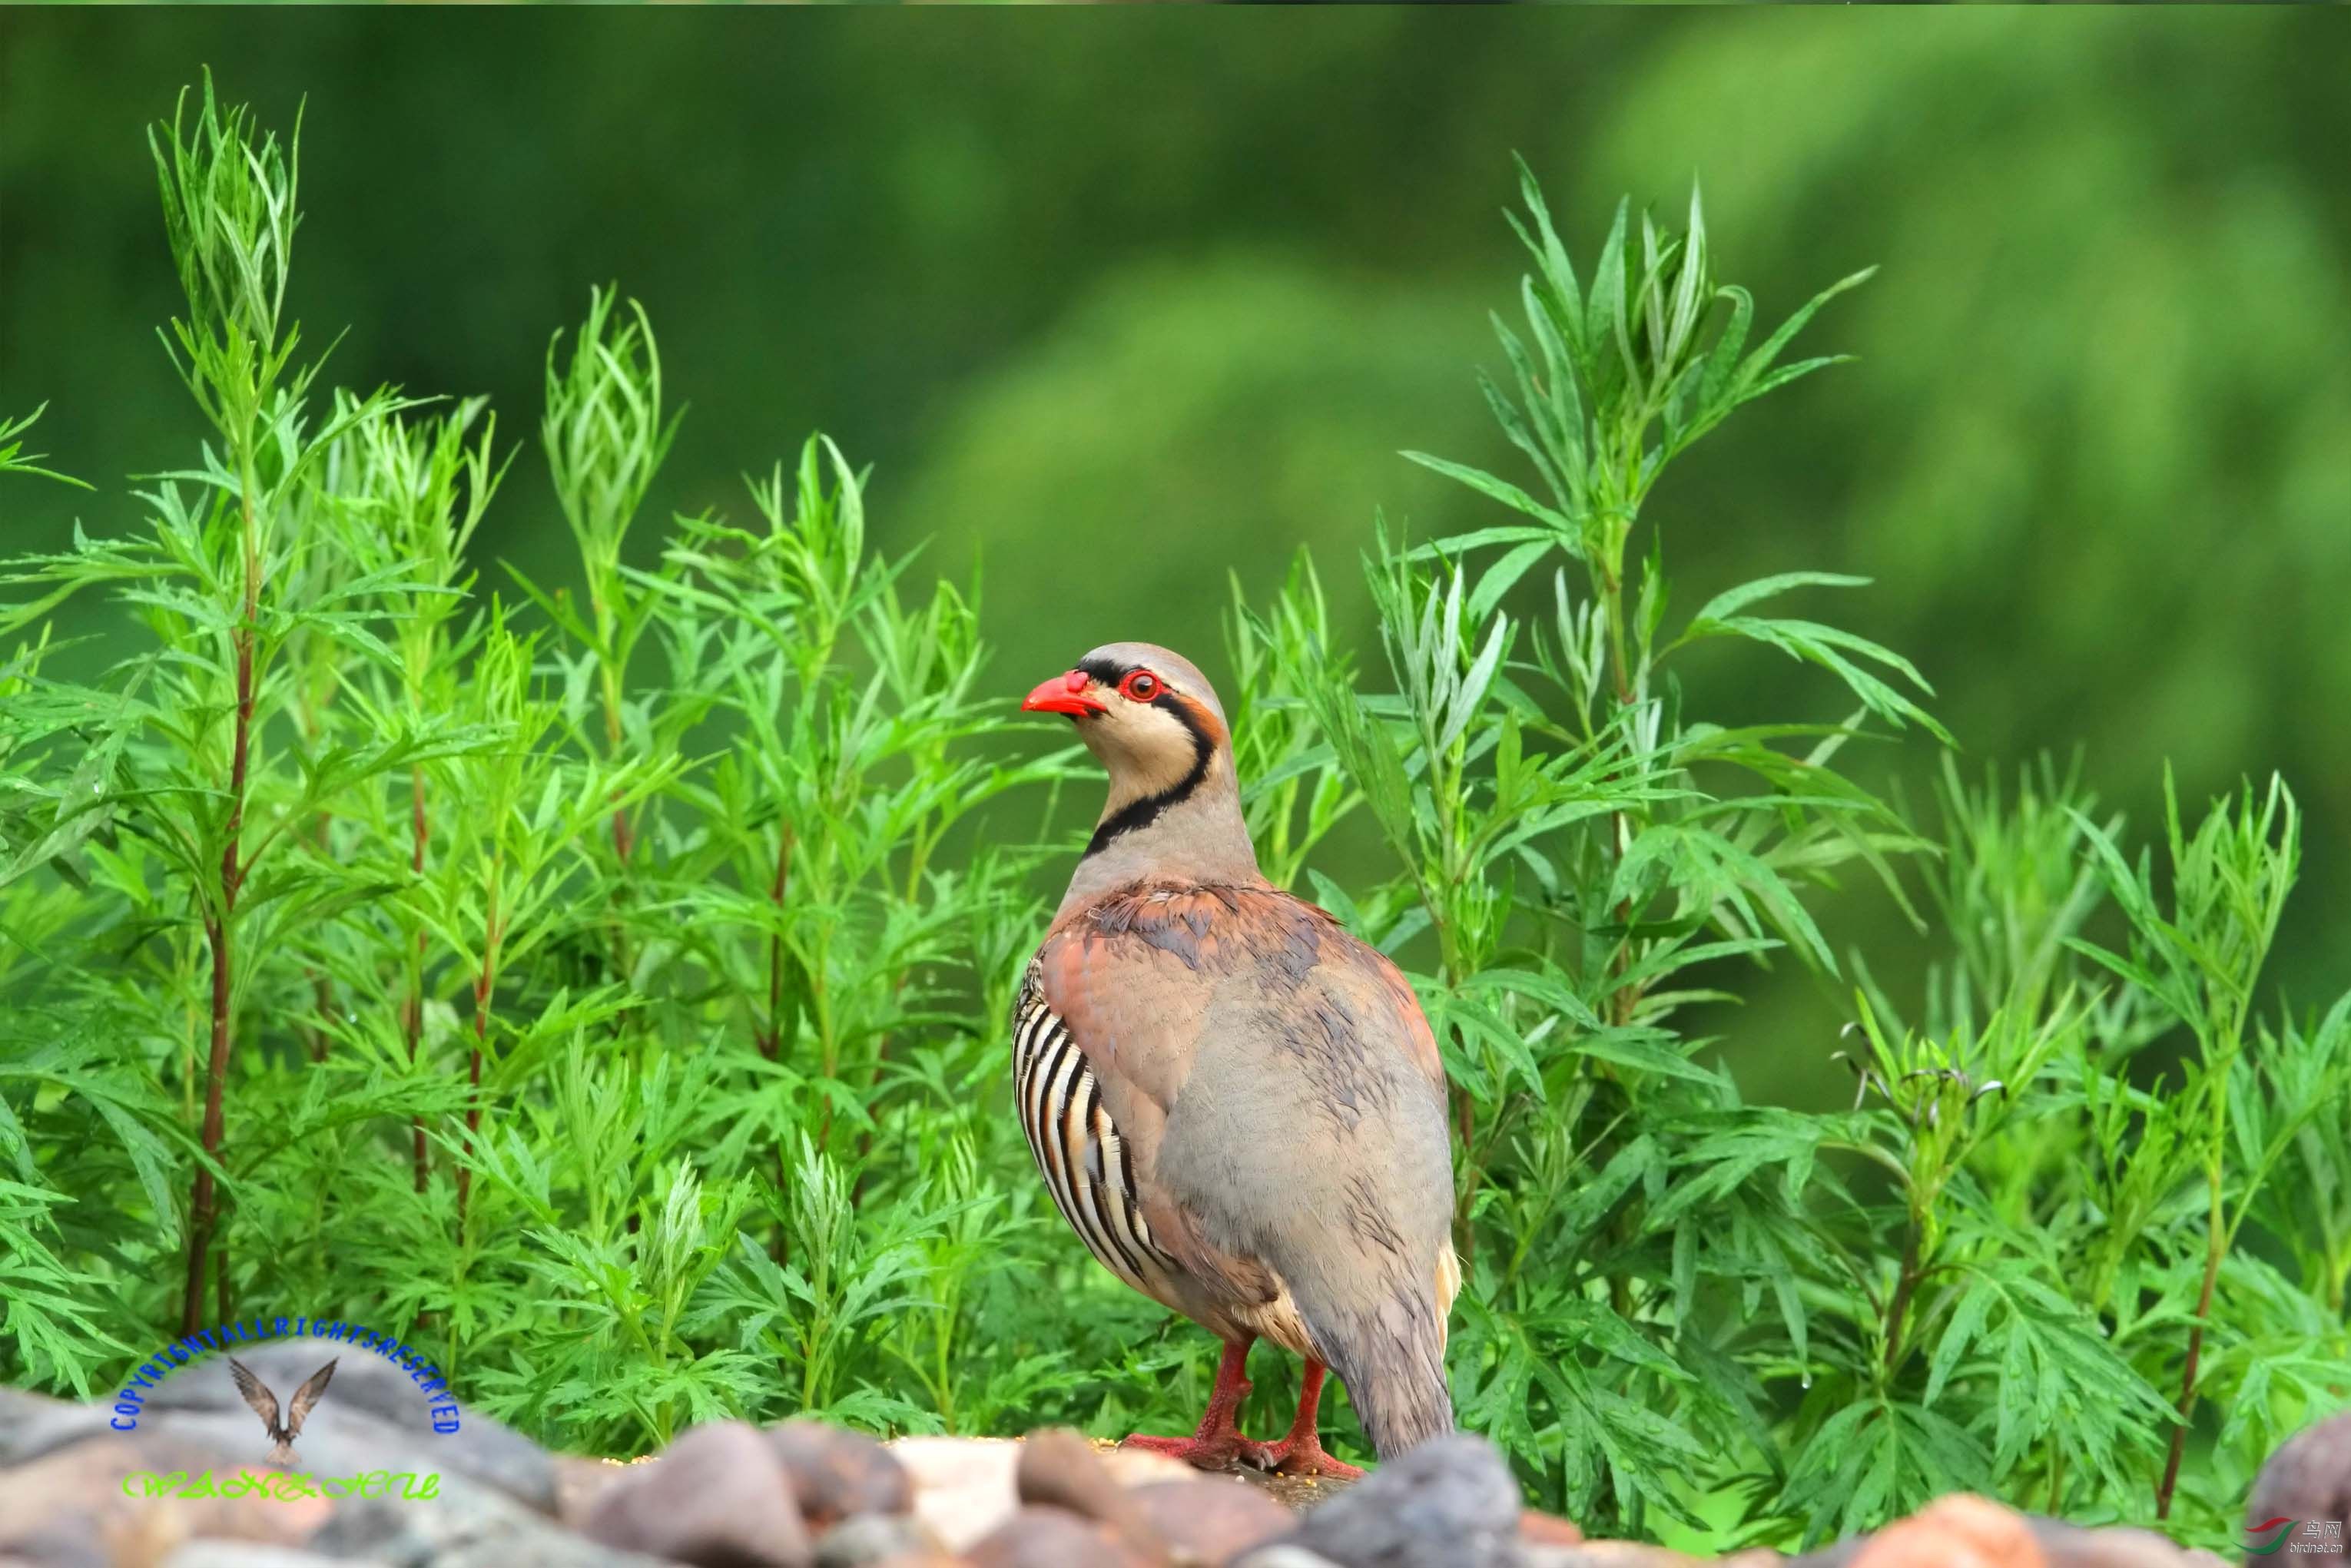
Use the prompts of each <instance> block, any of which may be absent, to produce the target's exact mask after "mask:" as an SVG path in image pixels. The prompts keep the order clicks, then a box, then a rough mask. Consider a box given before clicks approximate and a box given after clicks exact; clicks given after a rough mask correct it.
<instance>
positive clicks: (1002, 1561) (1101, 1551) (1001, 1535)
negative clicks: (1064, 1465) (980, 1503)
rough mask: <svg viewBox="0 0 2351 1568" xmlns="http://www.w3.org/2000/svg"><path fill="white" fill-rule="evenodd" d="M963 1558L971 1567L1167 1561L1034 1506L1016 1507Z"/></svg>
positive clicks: (1103, 1530)
mask: <svg viewBox="0 0 2351 1568" xmlns="http://www.w3.org/2000/svg"><path fill="white" fill-rule="evenodd" d="M964 1558H965V1561H966V1562H967V1563H969V1564H970V1565H971V1568H1157V1565H1158V1564H1159V1563H1161V1562H1163V1561H1164V1559H1162V1558H1160V1557H1157V1556H1154V1555H1146V1554H1144V1553H1143V1552H1137V1551H1136V1550H1135V1549H1134V1546H1133V1545H1132V1544H1131V1543H1129V1542H1128V1541H1127V1539H1126V1538H1125V1537H1124V1536H1123V1535H1122V1534H1120V1533H1119V1532H1118V1531H1115V1530H1113V1529H1112V1528H1111V1527H1110V1526H1109V1525H1107V1524H1104V1523H1102V1521H1099V1520H1092V1519H1081V1518H1080V1517H1079V1516H1078V1515H1076V1514H1074V1513H1071V1512H1070V1511H1068V1510H1067V1509H1061V1508H1040V1507H1038V1506H1036V1505H1034V1504H1029V1505H1024V1506H1022V1507H1020V1508H1018V1509H1015V1510H1014V1511H1013V1513H1012V1517H1011V1518H1009V1519H1008V1520H1006V1521H1004V1522H1003V1523H1001V1524H999V1525H998V1526H997V1527H996V1528H995V1529H994V1530H991V1531H988V1532H987V1535H986V1536H984V1537H982V1538H981V1539H980V1540H979V1541H978V1542H977V1543H975V1544H974V1545H973V1546H972V1548H971V1550H970V1551H969V1552H966V1553H965V1554H964Z"/></svg>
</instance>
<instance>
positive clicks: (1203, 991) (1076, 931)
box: [1035, 886, 1452, 1351]
mask: <svg viewBox="0 0 2351 1568" xmlns="http://www.w3.org/2000/svg"><path fill="white" fill-rule="evenodd" d="M1036 965H1037V967H1036V970H1035V983H1036V985H1037V988H1038V990H1039V991H1040V994H1041V997H1042V998H1043V999H1044V1000H1045V1001H1046V1002H1047V1003H1049V1004H1050V1008H1051V1009H1052V1011H1053V1012H1054V1013H1055V1014H1056V1015H1057V1016H1058V1017H1059V1018H1060V1019H1061V1020H1062V1021H1063V1023H1064V1025H1065V1027H1066V1029H1067V1031H1068V1039H1069V1040H1071V1042H1072V1043H1074V1044H1075V1045H1076V1046H1077V1047H1078V1048H1079V1050H1080V1051H1082V1053H1083V1055H1084V1058H1085V1061H1086V1063H1087V1065H1088V1066H1089V1067H1090V1068H1091V1069H1092V1071H1093V1072H1094V1074H1095V1075H1096V1076H1097V1078H1098V1079H1099V1082H1100V1084H1101V1093H1102V1102H1103V1103H1104V1105H1105V1106H1106V1107H1107V1108H1108V1110H1109V1112H1110V1113H1111V1115H1112V1117H1113V1119H1114V1120H1115V1122H1116V1123H1117V1124H1118V1126H1119V1129H1120V1131H1121V1132H1122V1133H1123V1134H1124V1135H1125V1137H1126V1139H1127V1141H1128V1143H1129V1144H1130V1145H1132V1146H1133V1147H1134V1154H1135V1158H1134V1166H1135V1171H1136V1176H1137V1180H1136V1184H1135V1185H1136V1193H1137V1197H1138V1199H1139V1202H1140V1207H1141V1209H1142V1211H1143V1213H1144V1217H1145V1218H1147V1219H1148V1221H1149V1223H1150V1226H1151V1232H1152V1235H1153V1237H1154V1239H1155V1240H1156V1241H1157V1243H1158V1244H1159V1246H1160V1247H1161V1248H1163V1249H1165V1251H1166V1252H1168V1253H1170V1254H1172V1255H1173V1257H1174V1259H1175V1260H1176V1261H1177V1262H1178V1264H1179V1265H1180V1268H1181V1270H1182V1272H1183V1274H1184V1275H1185V1276H1186V1278H1185V1280H1183V1281H1179V1283H1180V1284H1181V1285H1183V1286H1184V1287H1185V1288H1184V1289H1183V1290H1182V1291H1181V1294H1182V1295H1183V1296H1184V1298H1185V1299H1184V1300H1182V1301H1169V1303H1168V1304H1170V1305H1172V1306H1176V1307H1177V1308H1178V1310H1180V1311H1183V1312H1186V1313H1188V1314H1189V1315H1191V1316H1193V1317H1195V1318H1197V1319H1199V1320H1200V1321H1201V1322H1206V1323H1207V1324H1208V1325H1209V1326H1210V1327H1211V1328H1214V1329H1217V1332H1219V1333H1225V1332H1228V1330H1229V1329H1231V1328H1236V1327H1237V1328H1240V1329H1244V1330H1247V1331H1249V1332H1254V1333H1260V1334H1263V1335H1265V1336H1266V1337H1269V1338H1273V1339H1275V1340H1277V1341H1278V1342H1280V1343H1290V1341H1292V1340H1293V1339H1302V1334H1300V1333H1282V1332H1278V1325H1277V1323H1276V1322H1275V1321H1274V1320H1275V1319H1280V1318H1288V1317H1291V1316H1293V1315H1294V1314H1293V1312H1292V1309H1291V1307H1290V1302H1289V1299H1288V1298H1289V1293H1290V1290H1291V1289H1293V1288H1295V1287H1297V1286H1299V1285H1300V1284H1301V1282H1302V1283H1305V1284H1307V1285H1310V1286H1316V1287H1319V1286H1321V1285H1322V1283H1323V1282H1324V1281H1326V1280H1331V1279H1333V1278H1335V1279H1336V1280H1337V1281H1339V1282H1340V1283H1342V1284H1343V1285H1344V1286H1346V1287H1348V1288H1346V1289H1343V1290H1342V1291H1340V1292H1339V1293H1340V1294H1341V1295H1343V1296H1350V1297H1362V1298H1363V1301H1350V1302H1349V1304H1350V1305H1351V1306H1355V1307H1361V1306H1363V1305H1364V1304H1365V1303H1366V1302H1370V1301H1372V1300H1373V1298H1375V1297H1379V1296H1381V1295H1382V1294H1383V1293H1384V1291H1387V1290H1389V1289H1392V1288H1395V1281H1391V1280H1390V1279H1389V1278H1388V1277H1389V1276H1390V1275H1391V1274H1394V1275H1395V1276H1396V1278H1397V1280H1402V1279H1403V1278H1405V1275H1406V1274H1408V1275H1409V1277H1410V1280H1411V1281H1413V1283H1414V1285H1415V1286H1416V1288H1417V1289H1418V1290H1419V1291H1423V1292H1426V1291H1428V1290H1429V1289H1430V1287H1431V1286H1432V1285H1434V1284H1436V1283H1437V1280H1438V1278H1439V1276H1440V1270H1441V1265H1440V1262H1439V1249H1441V1248H1443V1247H1444V1242H1445V1231H1446V1222H1447V1218H1449V1211H1450V1207H1451V1196H1452V1182H1451V1178H1450V1175H1449V1171H1448V1169H1447V1155H1446V1148H1445V1111H1444V1088H1443V1085H1444V1072H1443V1068H1442V1065H1441V1063H1440V1061H1439V1060H1438V1057H1437V1047H1436V1041H1435V1040H1434V1038H1433V1037H1432V1036H1431V1034H1430V1031H1429V1029H1428V1024H1427V1021H1426V1019H1425V1018H1423V1016H1422V1014H1421V1010H1420V1006H1419V1003H1418V1001H1417V999H1416V998H1414V996H1413V994H1412V989H1411V987H1410V986H1409V985H1408V984H1407V983H1406V982H1405V978H1404V977H1403V976H1402V975H1401V974H1400V973H1398V972H1397V970H1396V968H1395V966H1394V965H1393V964H1390V963H1389V962H1388V961H1387V960H1386V959H1385V958H1384V957H1382V956H1380V955H1379V954H1378V953H1377V952H1376V951H1374V949H1373V948H1371V947H1369V946H1365V945H1364V943H1362V942H1360V941H1358V940H1357V939H1356V938H1354V937H1353V936H1350V935H1349V934H1348V933H1347V932H1346V930H1345V929H1344V928H1343V926H1341V925H1339V923H1338V922H1337V921H1336V920H1335V919H1334V918H1333V917H1332V915H1330V914H1329V913H1328V912H1326V911H1324V910H1322V909H1319V908H1316V907H1315V906H1314V905H1312V904H1307V903H1305V902H1304V901H1302V900H1300V899H1296V898H1293V897H1291V896H1290V895H1289V894H1284V893H1281V892H1280V891H1278V890H1276V889H1272V888H1266V887H1247V886H1206V887H1204V886H1189V887H1160V888H1153V887H1144V888H1138V889H1134V890H1132V891H1129V892H1125V893H1121V894H1113V895H1111V896H1110V897H1108V898H1104V899H1102V900H1100V901H1099V902H1097V903H1095V904H1091V905H1087V906H1084V907H1081V908H1080V909H1078V910H1075V911H1072V912H1071V914H1070V915H1066V916H1065V917H1064V918H1063V919H1062V920H1061V921H1060V922H1059V923H1058V924H1057V925H1056V927H1055V929H1054V931H1053V932H1052V934H1051V935H1050V936H1049V937H1048V938H1047V940H1046V942H1045V945H1044V946H1043V948H1042V949H1041V950H1040V952H1039V954H1038V956H1037V960H1036ZM1416 1081H1417V1082H1416ZM1277 1103H1278V1104H1280V1106H1282V1107H1284V1109H1283V1110H1280V1111H1277V1110H1275V1109H1274V1106H1275V1105H1276V1104H1277ZM1253 1105H1261V1106H1262V1107H1263V1109H1261V1110H1259V1109H1253ZM1179 1107H1180V1108H1179ZM1179 1134H1180V1135H1179ZM1400 1135H1401V1136H1402V1138H1403V1142H1402V1143H1398V1142H1395V1139H1396V1138H1397V1137H1398V1136H1400ZM1404 1155H1408V1156H1409V1158H1410V1162H1411V1164H1410V1174H1409V1175H1405V1173H1403V1172H1392V1171H1391V1170H1390V1169H1389V1168H1388V1167H1390V1166H1393V1165H1394V1164H1395V1156H1404ZM1236 1184H1238V1186H1237V1185H1236ZM1243 1189H1246V1190H1243ZM1301 1206H1305V1207H1312V1208H1313V1209H1314V1210H1315V1211H1316V1215H1315V1218H1313V1219H1312V1220H1311V1223H1310V1222H1302V1221H1301V1222H1297V1223H1293V1218H1292V1214H1291V1211H1293V1210H1295V1209H1297V1208H1299V1207H1301ZM1424 1211H1425V1212H1424ZM1398 1222H1401V1223H1402V1224H1403V1226H1404V1231H1403V1233H1399V1232H1397V1231H1396V1229H1395V1224H1396V1223H1398ZM1301 1228H1302V1229H1303V1230H1305V1231H1310V1232H1314V1233H1317V1234H1315V1235H1305V1236H1295V1237H1290V1239H1289V1241H1288V1242H1286V1243H1282V1244H1279V1245H1275V1244H1274V1242H1275V1238H1274V1237H1273V1235H1272V1234H1271V1231H1276V1230H1279V1231H1283V1232H1289V1231H1291V1230H1296V1229H1301ZM1269 1246H1270V1247H1271V1249H1270V1250H1268V1249H1267V1248H1268V1247H1269ZM1301 1247H1303V1248H1305V1249H1306V1252H1305V1253H1303V1254H1301V1253H1300V1249H1301ZM1293 1254H1297V1255H1293ZM1301 1269H1302V1270H1304V1274H1303V1276H1302V1278H1301V1279H1292V1278H1291V1277H1290V1276H1291V1274H1292V1273H1293V1272H1294V1271H1297V1270H1301ZM1320 1293H1321V1294H1323V1295H1328V1294H1329V1293H1330V1292H1329V1291H1320ZM1268 1314H1271V1316H1269V1315H1268ZM1438 1332H1439V1333H1442V1330H1441V1328H1440V1329H1439V1330H1438ZM1291 1348H1293V1349H1298V1350H1301V1351H1304V1350H1305V1349H1306V1346H1305V1345H1304V1344H1303V1343H1297V1344H1292V1345H1291Z"/></svg>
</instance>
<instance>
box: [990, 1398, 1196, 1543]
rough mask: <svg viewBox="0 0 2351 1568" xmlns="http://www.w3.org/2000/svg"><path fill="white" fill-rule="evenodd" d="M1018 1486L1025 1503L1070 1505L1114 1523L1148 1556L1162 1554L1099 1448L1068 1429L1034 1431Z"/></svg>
mask: <svg viewBox="0 0 2351 1568" xmlns="http://www.w3.org/2000/svg"><path fill="white" fill-rule="evenodd" d="M1012 1487H1013V1492H1014V1494H1015V1495H1016V1496H1018V1497H1019V1500H1021V1501H1022V1502H1023V1503H1035V1504H1038V1505H1040V1506H1042V1507H1046V1508H1065V1509H1068V1510H1069V1511H1071V1513H1074V1514H1078V1515H1080V1516H1081V1517H1083V1518H1086V1519H1091V1520H1094V1521H1097V1522H1100V1523H1102V1524H1106V1525H1108V1526H1110V1527H1111V1528H1112V1529H1113V1530H1114V1531H1118V1532H1119V1534H1121V1535H1122V1536H1123V1537H1125V1538H1126V1542H1127V1544H1128V1545H1130V1546H1132V1547H1133V1548H1134V1550H1135V1551H1136V1552H1141V1553H1143V1554H1144V1555H1145V1556H1146V1557H1150V1558H1153V1559H1156V1558H1158V1557H1160V1556H1161V1555H1162V1553H1161V1552H1160V1551H1159V1547H1158V1537H1157V1536H1156V1535H1155V1534H1154V1533H1153V1532H1152V1530H1151V1526H1150V1524H1149V1522H1148V1521H1145V1520H1144V1516H1143V1510H1142V1509H1141V1508H1140V1507H1138V1506H1137V1505H1136V1503H1135V1500H1134V1498H1132V1497H1130V1496H1129V1495H1127V1493H1126V1492H1125V1490H1123V1489H1122V1488H1121V1487H1120V1486H1119V1484H1118V1483H1117V1482H1116V1481H1114V1480H1113V1479H1110V1471H1109V1470H1107V1469H1104V1468H1103V1467H1102V1460H1101V1459H1100V1458H1097V1457H1096V1456H1095V1454H1094V1446H1093V1445H1092V1443H1090V1442H1088V1441H1087V1440H1086V1439H1085V1438H1083V1437H1080V1436H1079V1435H1078V1434H1077V1433H1075V1432H1072V1431H1070V1430H1069V1429H1068V1428H1066V1427H1060V1428H1055V1429H1051V1430H1048V1431H1043V1432H1031V1433H1030V1434H1029V1440H1028V1441H1027V1442H1025V1443H1023V1444H1022V1445H1021V1446H1020V1459H1019V1464H1018V1465H1017V1466H1016V1467H1015V1468H1014V1470H1013V1477H1012Z"/></svg>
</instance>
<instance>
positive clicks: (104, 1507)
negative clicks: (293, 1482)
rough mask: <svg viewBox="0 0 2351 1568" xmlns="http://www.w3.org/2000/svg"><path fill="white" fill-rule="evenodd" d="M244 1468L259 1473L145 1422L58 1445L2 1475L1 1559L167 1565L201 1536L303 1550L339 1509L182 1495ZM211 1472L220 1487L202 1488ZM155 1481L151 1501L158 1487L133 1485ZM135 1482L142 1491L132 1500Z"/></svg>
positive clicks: (306, 1502) (304, 1502)
mask: <svg viewBox="0 0 2351 1568" xmlns="http://www.w3.org/2000/svg"><path fill="white" fill-rule="evenodd" d="M241 1462H242V1463H243V1464H245V1465H249V1466H250V1468H252V1469H256V1471H258V1470H259V1467H258V1466H257V1465H251V1461H250V1460H249V1459H246V1460H242V1461H241V1460H240V1459H239V1458H226V1457H224V1456H223V1454H222V1453H221V1452H220V1451H219V1449H218V1448H217V1447H215V1446H213V1445H207V1444H204V1443H201V1442H197V1441H193V1440H192V1439H190V1438H189V1437H186V1436H184V1435H181V1436H172V1435H167V1434H163V1433H158V1432H151V1431H148V1430H146V1429H145V1427H144V1424H143V1423H142V1426H141V1430H140V1431H138V1432H135V1433H110V1434H108V1435H107V1436H106V1437H92V1438H90V1439H89V1441H87V1442H80V1443H73V1444H69V1445H68V1446H66V1447H63V1448H54V1449H52V1450H50V1451H48V1452H47V1453H44V1454H43V1455H42V1456H41V1457H40V1458H37V1459H33V1460H31V1461H30V1462H28V1463H25V1464H20V1465H16V1466H15V1467H13V1468H11V1469H5V1470H0V1553H12V1554H14V1555H16V1556H20V1557H29V1558H31V1559H33V1560H34V1561H35V1562H37V1563H55V1564H60V1565H70V1564H75V1563H83V1562H89V1563H97V1564H106V1563H115V1562H128V1563H159V1562H161V1561H162V1559H163V1558H164V1557H165V1556H167V1555H169V1554H170V1553H171V1552H172V1550H173V1549H174V1548H176V1547H178V1546H179V1545H181V1544H182V1543H183V1542H188V1541H191V1540H193V1539H196V1538H197V1537H199V1536H210V1537H220V1538H225V1539H229V1540H235V1541H249V1542H265V1543H277V1544H283V1545H294V1544H298V1543H299V1542H301V1541H302V1540H303V1538H304V1537H305V1536H307V1535H308V1534H309V1532H310V1531H313V1530H315V1529H316V1528H318V1526H319V1524H321V1523H322V1522H324V1521H325V1520H326V1519H327V1517H328V1516H329V1513H331V1512H332V1511H333V1509H334V1506H335V1505H334V1504H333V1503H332V1502H331V1501H329V1500H328V1499H326V1498H323V1497H313V1498H290V1499H282V1500H281V1499H273V1498H266V1497H262V1496H258V1495H250V1494H249V1495H246V1496H242V1497H223V1496H218V1495H214V1496H181V1495H178V1494H179V1493H180V1492H182V1491H183V1490H218V1489H220V1488H222V1487H225V1486H227V1485H229V1484H232V1483H235V1481H236V1479H237V1471H238V1469H239V1468H240V1464H241ZM207 1470H209V1471H211V1472H212V1473H213V1483H214V1485H213V1487H212V1488H204V1487H202V1486H201V1480H202V1478H203V1476H204V1472H205V1471H207ZM145 1477H152V1478H153V1480H152V1486H153V1488H154V1490H156V1492H157V1493H158V1494H159V1495H154V1496H149V1495H146V1492H147V1490H148V1483H146V1482H145V1481H143V1480H141V1479H132V1478H145ZM174 1477H176V1479H172V1478H174ZM126 1479H131V1487H130V1489H129V1490H130V1491H131V1493H132V1494H134V1495H127V1496H126V1495H125V1487H124V1482H125V1480H126ZM167 1483H168V1485H167Z"/></svg>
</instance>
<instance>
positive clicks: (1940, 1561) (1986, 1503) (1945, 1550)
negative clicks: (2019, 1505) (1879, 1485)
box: [1853, 1492, 2048, 1568]
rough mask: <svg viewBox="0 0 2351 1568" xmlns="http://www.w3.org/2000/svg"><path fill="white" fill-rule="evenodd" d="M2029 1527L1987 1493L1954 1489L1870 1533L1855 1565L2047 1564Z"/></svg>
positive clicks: (2000, 1567) (2010, 1567) (2030, 1567)
mask: <svg viewBox="0 0 2351 1568" xmlns="http://www.w3.org/2000/svg"><path fill="white" fill-rule="evenodd" d="M2047 1563H2048V1559H2047V1558H2045V1557H2044V1556H2043V1554H2042V1551H2041V1546H2040V1543H2039V1542H2037V1541H2035V1540H2034V1539H2033V1534H2032V1526H2031V1525H2029V1524H2028V1523H2026V1522H2025V1520H2024V1516H2023V1515H2022V1514H2020V1513H2018V1512H2017V1511H2015V1510H2013V1509H2011V1508H2005V1507H2002V1506H2001V1504H1999V1503H1996V1502H1994V1501H1992V1500H1991V1499H1990V1498H1982V1497H1977V1496H1975V1495H1974V1494H1972V1493H1969V1492H1955V1493H1953V1494H1952V1495H1951V1496H1949V1497H1943V1498H1937V1499H1936V1500H1934V1501H1933V1502H1930V1503H1928V1505H1927V1506H1926V1507H1925V1508H1922V1509H1920V1510H1919V1511H1917V1513H1914V1514H1912V1515H1911V1516H1910V1517H1909V1518H1907V1519H1906V1520H1902V1521H1899V1522H1897V1523H1895V1524H1891V1525H1888V1526H1887V1527H1886V1529H1884V1530H1881V1531H1878V1532H1877V1533H1876V1534H1875V1535H1873V1536H1871V1537H1870V1538H1869V1540H1868V1541H1867V1542H1865V1544H1864V1545H1863V1546H1862V1548H1861V1550H1860V1551H1859V1552H1855V1554H1854V1557H1853V1568H2047Z"/></svg>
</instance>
